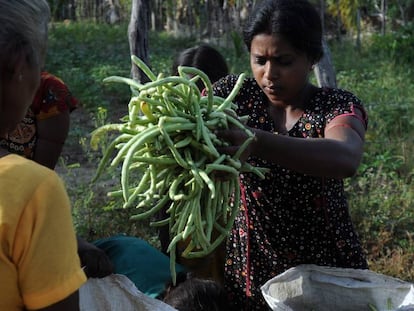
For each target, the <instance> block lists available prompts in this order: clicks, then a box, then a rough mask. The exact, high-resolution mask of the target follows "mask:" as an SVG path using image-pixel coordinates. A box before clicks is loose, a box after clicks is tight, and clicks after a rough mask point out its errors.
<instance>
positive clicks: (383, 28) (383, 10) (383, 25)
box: [381, 0, 387, 35]
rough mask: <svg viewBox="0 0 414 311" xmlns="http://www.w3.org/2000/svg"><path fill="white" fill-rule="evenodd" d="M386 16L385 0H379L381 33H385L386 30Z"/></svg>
mask: <svg viewBox="0 0 414 311" xmlns="http://www.w3.org/2000/svg"><path fill="white" fill-rule="evenodd" d="M386 16H387V1H386V0H381V34H382V35H385V32H386V22H387V19H386Z"/></svg>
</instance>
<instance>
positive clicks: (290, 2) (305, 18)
mask: <svg viewBox="0 0 414 311" xmlns="http://www.w3.org/2000/svg"><path fill="white" fill-rule="evenodd" d="M258 34H268V35H280V36H282V37H283V38H284V39H285V40H287V41H288V42H289V43H290V44H291V45H292V46H293V47H294V48H295V49H297V50H298V51H303V52H305V53H306V55H307V56H308V57H309V59H310V60H311V61H312V62H313V63H317V62H318V61H319V60H320V59H321V57H322V55H323V49H322V25H321V19H320V16H319V13H318V11H317V10H316V9H315V7H314V6H313V5H312V4H311V3H309V2H308V1H307V0H263V1H261V2H259V3H258V4H257V5H256V6H255V7H254V8H253V11H252V13H251V15H250V17H249V19H248V20H247V22H246V24H245V25H244V29H243V39H244V43H245V44H246V46H247V48H248V50H249V51H250V48H251V43H252V40H253V38H254V37H255V36H256V35H258Z"/></svg>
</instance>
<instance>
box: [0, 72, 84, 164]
mask: <svg viewBox="0 0 414 311" xmlns="http://www.w3.org/2000/svg"><path fill="white" fill-rule="evenodd" d="M77 105H78V101H77V99H76V98H75V97H73V96H72V94H71V92H70V91H69V89H68V87H67V86H66V84H65V83H64V82H63V81H62V80H61V79H59V78H58V77H56V76H54V75H52V74H50V73H49V72H46V71H42V72H41V75H40V87H39V88H38V90H37V92H36V94H35V97H34V100H33V103H32V104H31V105H30V107H29V109H28V111H27V113H26V116H25V117H24V118H23V120H22V122H20V124H19V125H18V126H17V128H16V129H15V130H14V131H12V132H10V133H7V134H6V135H5V137H3V138H0V146H1V147H3V148H6V149H8V150H9V151H10V152H12V153H16V154H20V155H22V156H24V157H26V158H28V159H32V160H34V161H36V162H37V163H39V164H42V165H44V166H46V167H49V168H50V169H55V166H56V164H57V161H58V159H59V157H60V154H61V152H62V148H63V145H64V143H65V140H66V138H67V135H68V132H69V121H70V120H69V114H70V112H71V111H73V110H74V109H75V108H76V107H77Z"/></svg>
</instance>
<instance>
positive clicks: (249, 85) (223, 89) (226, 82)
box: [213, 74, 258, 94]
mask: <svg viewBox="0 0 414 311" xmlns="http://www.w3.org/2000/svg"><path fill="white" fill-rule="evenodd" d="M240 76H241V74H238V75H236V74H229V75H227V76H225V77H223V78H221V79H220V80H218V81H217V82H216V83H214V85H213V91H214V93H215V94H229V93H230V92H231V91H232V90H233V89H234V88H235V87H236V84H237V82H238V81H239V78H240ZM256 88H258V85H257V83H256V81H255V80H254V79H253V78H251V77H247V76H246V77H245V78H244V79H243V82H242V84H241V86H240V91H239V94H242V93H246V92H249V91H250V90H251V89H256Z"/></svg>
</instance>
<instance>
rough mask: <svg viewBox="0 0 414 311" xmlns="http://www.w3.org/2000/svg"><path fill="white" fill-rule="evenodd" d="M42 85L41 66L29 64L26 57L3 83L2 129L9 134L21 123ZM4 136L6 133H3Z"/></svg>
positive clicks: (0, 124)
mask: <svg viewBox="0 0 414 311" xmlns="http://www.w3.org/2000/svg"><path fill="white" fill-rule="evenodd" d="M39 84H40V66H39V65H32V64H29V63H28V62H27V61H26V59H25V57H24V58H22V60H21V61H20V62H19V64H18V65H17V66H16V70H15V73H14V74H13V75H12V76H11V78H10V79H7V81H3V83H2V98H1V99H0V100H1V102H0V104H1V115H0V122H1V123H0V129H1V130H2V131H3V132H9V131H12V130H14V129H15V127H16V126H17V124H19V123H20V122H21V120H22V119H23V118H24V116H25V115H26V113H27V110H28V109H29V106H30V105H31V104H32V101H33V98H34V95H35V93H36V91H37V89H38V87H39ZM1 134H4V133H1Z"/></svg>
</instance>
